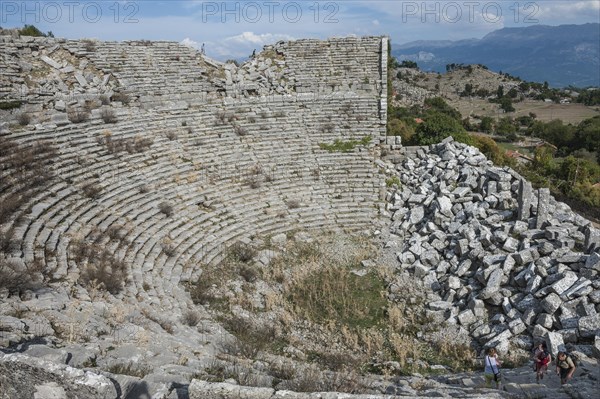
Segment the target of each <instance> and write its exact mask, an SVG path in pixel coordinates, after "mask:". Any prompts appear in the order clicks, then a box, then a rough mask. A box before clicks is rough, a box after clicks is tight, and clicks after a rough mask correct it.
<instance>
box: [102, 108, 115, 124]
mask: <svg viewBox="0 0 600 399" xmlns="http://www.w3.org/2000/svg"><path fill="white" fill-rule="evenodd" d="M100 117H101V118H102V120H103V121H104V123H117V122H118V119H117V115H116V114H115V111H113V110H112V109H110V108H105V109H103V110H102V112H101V113H100Z"/></svg>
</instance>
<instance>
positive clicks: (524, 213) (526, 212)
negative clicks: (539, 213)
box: [517, 180, 533, 220]
mask: <svg viewBox="0 0 600 399" xmlns="http://www.w3.org/2000/svg"><path fill="white" fill-rule="evenodd" d="M532 199H533V189H532V187H531V183H529V182H528V181H526V180H521V181H520V182H519V196H518V201H519V213H518V216H517V217H518V218H519V220H527V219H528V218H529V216H530V214H531V202H532Z"/></svg>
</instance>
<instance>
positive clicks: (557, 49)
mask: <svg viewBox="0 0 600 399" xmlns="http://www.w3.org/2000/svg"><path fill="white" fill-rule="evenodd" d="M392 55H393V56H395V57H396V58H397V59H398V60H400V61H402V60H411V61H416V62H417V63H418V64H419V67H420V68H421V69H423V70H428V71H437V72H444V71H445V70H446V64H451V63H463V64H484V65H486V66H488V67H489V68H490V69H491V70H494V71H502V72H508V73H510V74H511V75H513V76H519V77H520V78H521V79H523V80H527V81H534V82H544V81H547V82H548V83H549V84H550V85H551V86H554V87H565V86H569V85H573V86H577V87H586V86H600V24H597V23H593V24H592V23H590V24H584V25H560V26H546V25H535V26H529V27H526V28H504V29H499V30H497V31H494V32H492V33H489V34H488V35H486V36H485V37H483V38H482V39H468V40H460V41H450V40H431V41H429V40H420V41H416V42H411V43H407V44H403V45H393V46H392Z"/></svg>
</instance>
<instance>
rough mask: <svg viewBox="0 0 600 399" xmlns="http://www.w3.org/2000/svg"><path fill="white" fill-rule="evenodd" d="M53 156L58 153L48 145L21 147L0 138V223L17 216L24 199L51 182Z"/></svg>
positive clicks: (45, 143)
mask: <svg viewBox="0 0 600 399" xmlns="http://www.w3.org/2000/svg"><path fill="white" fill-rule="evenodd" d="M57 157H58V150H57V149H56V147H55V146H54V145H52V144H51V143H48V142H42V141H38V142H35V143H33V144H29V145H23V144H19V143H17V142H16V141H14V140H12V139H9V138H8V137H6V136H0V164H1V165H2V168H1V170H0V193H2V194H0V223H4V222H6V221H8V220H10V218H12V217H14V216H15V215H17V214H18V211H19V209H20V208H21V207H23V206H24V205H25V204H26V199H27V198H32V197H34V196H35V194H36V193H38V192H41V191H42V190H43V189H44V188H45V187H47V186H49V185H50V184H51V183H52V182H53V180H54V178H55V175H54V171H53V167H52V165H53V164H54V162H55V160H56V158H57Z"/></svg>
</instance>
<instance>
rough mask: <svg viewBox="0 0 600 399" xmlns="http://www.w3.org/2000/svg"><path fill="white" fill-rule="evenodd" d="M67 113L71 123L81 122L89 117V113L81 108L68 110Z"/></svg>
mask: <svg viewBox="0 0 600 399" xmlns="http://www.w3.org/2000/svg"><path fill="white" fill-rule="evenodd" d="M67 115H68V117H69V121H71V122H72V123H83V122H85V121H87V120H88V119H89V117H90V114H88V113H87V112H86V111H83V110H69V112H68V113H67Z"/></svg>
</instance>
